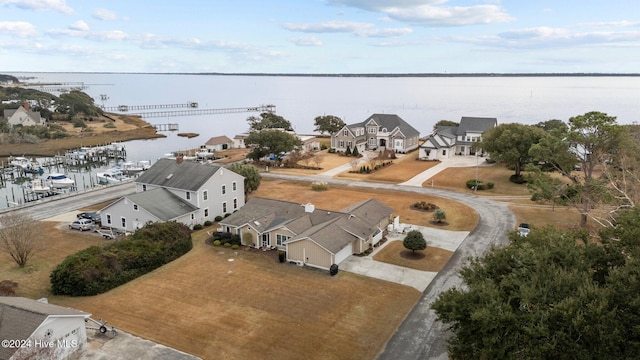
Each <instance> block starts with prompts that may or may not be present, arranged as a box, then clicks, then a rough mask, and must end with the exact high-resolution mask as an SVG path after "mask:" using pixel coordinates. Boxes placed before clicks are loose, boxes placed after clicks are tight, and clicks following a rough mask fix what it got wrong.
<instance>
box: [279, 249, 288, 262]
mask: <svg viewBox="0 0 640 360" xmlns="http://www.w3.org/2000/svg"><path fill="white" fill-rule="evenodd" d="M286 260H287V252H286V251H282V250H280V251H278V261H280V262H281V263H283V262H285V261H286Z"/></svg>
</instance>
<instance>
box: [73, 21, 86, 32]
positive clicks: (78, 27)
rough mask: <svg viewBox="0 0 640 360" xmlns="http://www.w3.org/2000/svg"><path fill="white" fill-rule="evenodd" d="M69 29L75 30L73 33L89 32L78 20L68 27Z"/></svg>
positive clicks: (82, 22)
mask: <svg viewBox="0 0 640 360" xmlns="http://www.w3.org/2000/svg"><path fill="white" fill-rule="evenodd" d="M69 29H71V30H75V31H89V25H88V24H87V23H86V22H84V21H82V20H78V21H76V22H74V23H73V24H71V25H69Z"/></svg>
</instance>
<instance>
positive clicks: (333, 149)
mask: <svg viewBox="0 0 640 360" xmlns="http://www.w3.org/2000/svg"><path fill="white" fill-rule="evenodd" d="M327 152H328V153H329V154H335V153H336V148H331V149H329V150H327Z"/></svg>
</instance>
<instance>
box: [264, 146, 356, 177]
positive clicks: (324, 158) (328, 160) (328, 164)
mask: <svg viewBox="0 0 640 360" xmlns="http://www.w3.org/2000/svg"><path fill="white" fill-rule="evenodd" d="M314 157H317V158H318V159H319V160H318V163H317V164H316V161H315V160H314V158H313V157H312V158H309V159H308V160H301V161H299V162H298V164H300V165H305V166H316V165H319V166H318V167H320V168H321V169H320V170H306V169H288V168H281V167H271V168H269V171H270V172H273V173H276V174H289V175H318V174H320V173H322V172H325V171H327V170H331V169H333V168H336V167H338V166H341V165H344V164H347V163H349V162H350V161H353V160H354V158H351V157H348V156H340V155H338V154H330V153H328V151H327V150H322V151H318V152H316V153H315V154H314ZM260 170H261V171H262V170H264V169H260Z"/></svg>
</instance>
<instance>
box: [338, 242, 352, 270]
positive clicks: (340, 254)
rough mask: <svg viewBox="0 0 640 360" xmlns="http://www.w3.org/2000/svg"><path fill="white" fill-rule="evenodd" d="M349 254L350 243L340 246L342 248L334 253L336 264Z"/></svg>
mask: <svg viewBox="0 0 640 360" xmlns="http://www.w3.org/2000/svg"><path fill="white" fill-rule="evenodd" d="M350 255H351V244H349V245H347V246H345V247H344V248H342V250H340V251H338V253H337V254H336V257H335V260H336V264H338V265H339V264H340V263H341V262H342V261H343V260H344V259H346V258H348V257H349V256H350Z"/></svg>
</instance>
